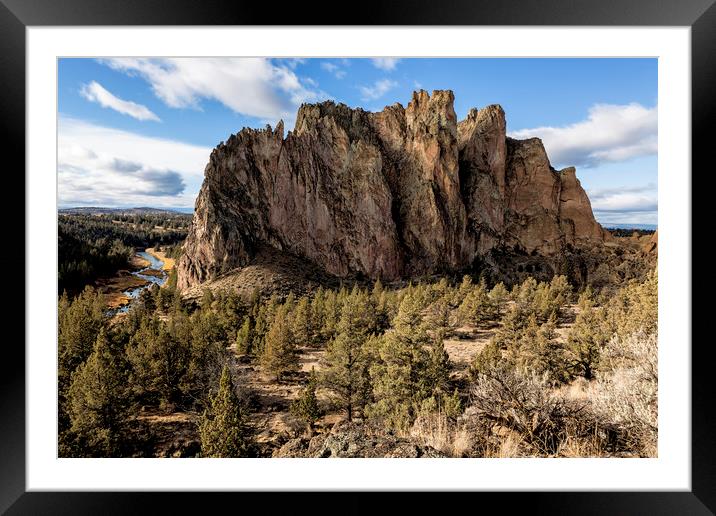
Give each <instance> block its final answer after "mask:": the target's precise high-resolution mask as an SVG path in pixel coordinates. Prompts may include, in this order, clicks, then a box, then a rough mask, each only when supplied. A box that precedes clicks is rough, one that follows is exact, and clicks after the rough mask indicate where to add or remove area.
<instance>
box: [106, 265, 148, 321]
mask: <svg viewBox="0 0 716 516" xmlns="http://www.w3.org/2000/svg"><path fill="white" fill-rule="evenodd" d="M150 265H151V263H150V262H149V260H146V259H144V258H142V257H141V256H140V255H138V254H135V255H133V256H132V257H131V258H130V260H129V268H128V269H121V270H119V271H117V274H115V275H114V276H112V277H111V278H100V279H98V280H97V281H96V282H95V287H96V288H97V290H98V291H99V292H100V293H101V294H102V295H103V296H104V299H105V304H106V305H107V307H108V308H109V309H110V310H116V309H118V308H122V307H123V306H126V305H128V304H129V302H130V301H131V299H130V298H129V297H128V296H127V295H126V293H125V292H126V291H129V290H134V289H137V288H142V287H146V286H148V285H149V284H150V281H148V280H146V279H144V278H141V277H138V276H137V275H136V274H135V273H136V272H138V271H141V270H142V269H146V268H147V267H149V266H150Z"/></svg>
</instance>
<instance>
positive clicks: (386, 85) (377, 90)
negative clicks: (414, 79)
mask: <svg viewBox="0 0 716 516" xmlns="http://www.w3.org/2000/svg"><path fill="white" fill-rule="evenodd" d="M397 85H398V83H397V82H395V81H391V80H390V79H381V80H379V81H375V83H373V85H371V86H359V87H358V88H359V89H360V93H361V97H362V98H363V100H375V99H378V98H380V97H382V96H383V95H385V94H386V93H387V92H388V91H389V90H391V89H393V88H395V87H396V86H397Z"/></svg>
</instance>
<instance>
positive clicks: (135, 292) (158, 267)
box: [117, 251, 168, 313]
mask: <svg viewBox="0 0 716 516" xmlns="http://www.w3.org/2000/svg"><path fill="white" fill-rule="evenodd" d="M137 255H138V256H141V257H142V258H144V259H145V260H147V261H148V262H149V266H148V267H145V268H143V269H141V270H138V271H135V272H133V273H132V274H133V275H134V276H137V277H138V278H140V279H143V280H146V281H148V282H149V283H147V284H146V285H143V286H141V287H137V288H133V289H130V290H127V291H125V292H124V294H125V295H126V296H127V297H128V298H129V299H130V302H129V303H128V304H126V305H124V306H123V307H121V308H118V309H117V313H125V312H127V311H128V310H129V307H130V306H131V305H132V301H134V300H135V299H137V298H138V297H139V294H140V293H141V292H142V290H144V289H147V288H149V287H151V286H152V285H159V286H160V287H161V286H162V285H164V282H166V281H167V277H168V276H167V273H166V271H165V270H164V269H163V266H164V262H163V261H162V260H160V259H158V258H156V257H155V256H152V255H151V254H149V253H148V252H146V251H140V252H138V253H137ZM150 269H153V270H155V271H159V272H161V276H154V275H151V274H143V273H144V272H146V271H148V270H150Z"/></svg>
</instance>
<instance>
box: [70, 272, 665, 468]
mask: <svg viewBox="0 0 716 516" xmlns="http://www.w3.org/2000/svg"><path fill="white" fill-rule="evenodd" d="M175 284H176V281H175V279H174V281H173V282H172V281H170V282H168V284H167V285H165V286H164V287H162V288H156V287H155V288H153V289H150V290H148V291H147V293H146V295H143V296H142V298H141V299H140V300H139V301H137V302H135V303H134V304H133V305H132V308H131V309H130V310H129V312H128V314H127V315H126V316H125V317H123V318H108V317H107V316H106V315H105V314H104V311H103V309H102V300H101V296H99V294H97V292H95V291H94V290H93V289H92V288H91V287H87V288H86V289H85V290H84V291H83V292H82V293H81V294H79V295H78V296H76V297H75V298H70V297H68V296H67V295H63V296H62V297H61V298H60V300H59V378H58V381H59V431H60V443H59V445H60V455H62V456H207V457H245V456H263V457H266V456H302V457H314V456H315V457H321V456H323V457H325V456H366V457H368V456H445V457H522V456H540V457H572V456H596V457H605V456H622V457H630V456H646V457H650V456H655V455H656V452H657V425H656V421H657V383H658V374H657V371H658V368H657V363H656V359H657V336H658V330H657V276H656V272H655V271H652V272H650V273H649V274H647V275H646V277H645V279H644V280H642V281H637V280H632V281H630V282H626V283H625V284H624V285H623V286H622V287H621V288H619V289H617V290H616V291H614V290H603V291H599V292H594V291H592V290H591V289H590V288H586V289H583V290H582V291H581V292H575V291H574V290H573V287H572V286H571V285H570V284H569V283H568V282H567V280H566V278H565V277H563V276H555V277H554V278H553V279H552V280H551V281H549V282H544V281H543V282H539V281H537V280H535V279H534V278H528V279H527V280H525V281H523V282H521V283H519V284H516V285H513V286H511V287H510V288H508V287H507V286H505V285H504V284H502V283H497V284H488V283H487V282H486V281H485V280H484V278H483V279H482V280H479V278H473V277H471V276H465V277H464V278H462V279H461V280H459V281H453V280H451V279H449V278H442V279H439V280H433V281H427V282H413V283H408V284H391V285H383V284H382V283H381V282H380V281H377V282H375V283H374V284H372V285H365V284H360V283H355V284H352V285H348V284H346V285H344V286H342V287H340V288H337V289H330V288H318V289H317V290H315V291H313V292H311V293H310V294H308V295H303V296H299V297H296V296H295V295H294V294H292V293H289V294H288V295H286V296H284V297H279V296H278V295H275V294H274V295H261V294H260V292H259V290H256V291H255V292H254V295H253V296H251V299H250V300H249V302H246V301H245V300H244V299H242V298H241V297H239V296H238V295H237V294H236V293H235V292H231V291H217V292H211V291H209V290H206V292H205V294H204V296H203V297H202V298H201V299H200V300H199V302H198V303H193V304H192V303H188V302H187V301H186V300H185V299H184V298H182V296H181V294H180V293H179V292H178V291H177V290H176V288H175Z"/></svg>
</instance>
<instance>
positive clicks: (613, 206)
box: [587, 183, 659, 224]
mask: <svg viewBox="0 0 716 516" xmlns="http://www.w3.org/2000/svg"><path fill="white" fill-rule="evenodd" d="M587 195H588V196H589V199H590V202H591V203H592V210H593V211H594V216H595V217H596V218H597V220H599V221H600V222H603V223H618V222H630V223H634V224H639V223H642V224H656V223H657V213H658V204H659V203H658V191H657V186H656V184H653V183H650V184H647V185H644V186H634V187H621V188H595V189H590V190H588V191H587Z"/></svg>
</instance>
